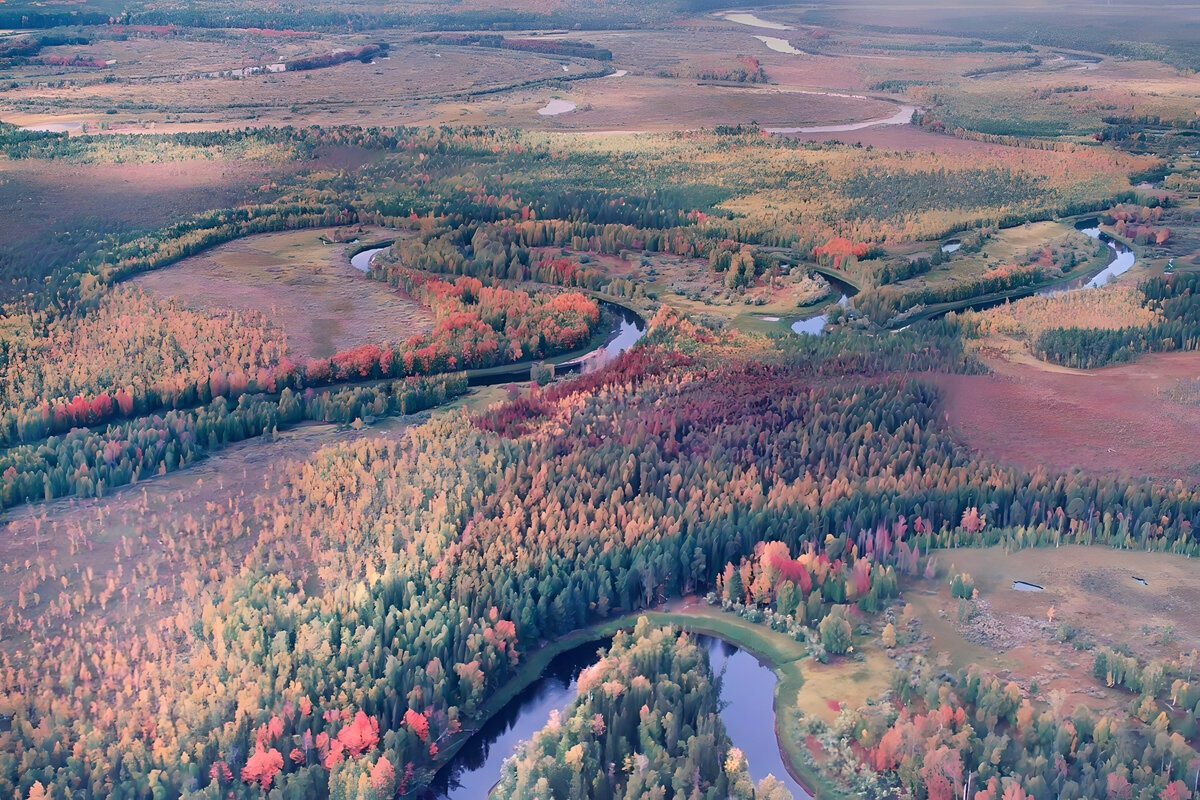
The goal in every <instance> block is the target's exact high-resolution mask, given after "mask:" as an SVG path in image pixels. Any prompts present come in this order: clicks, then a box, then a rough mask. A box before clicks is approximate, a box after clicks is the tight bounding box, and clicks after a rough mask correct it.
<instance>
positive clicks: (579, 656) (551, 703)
mask: <svg viewBox="0 0 1200 800" xmlns="http://www.w3.org/2000/svg"><path fill="white" fill-rule="evenodd" d="M693 635H694V636H695V637H696V640H697V641H698V642H699V643H700V644H701V645H703V646H705V647H707V648H708V657H709V663H710V664H711V665H712V670H713V673H714V674H715V675H717V676H719V677H720V678H721V689H720V699H721V705H722V709H721V721H722V722H723V723H724V724H725V729H726V731H727V732H728V734H729V738H730V741H731V742H732V744H733V746H734V747H736V748H738V749H740V750H741V751H742V752H743V753H745V754H746V760H747V763H748V765H749V768H750V775H751V777H753V778H754V780H755V781H756V782H757V781H759V780H762V779H763V778H765V777H766V776H767V775H768V774H771V775H774V776H775V777H776V778H777V779H779V780H780V781H781V782H783V784H784V785H785V786H786V787H787V788H788V791H790V792H791V793H792V795H793V796H794V797H795V798H796V800H809V799H810V798H811V797H812V795H811V794H810V793H809V792H808V791H806V790H805V789H804V787H803V786H801V785H800V783H799V782H798V781H797V780H796V779H795V778H794V777H792V775H791V774H790V773H789V772H788V770H787V767H786V765H785V763H784V759H783V755H782V754H781V752H780V749H779V740H778V739H777V738H776V736H775V725H774V721H775V683H776V680H777V679H776V677H775V673H774V672H773V671H772V670H771V669H770V667H768V666H767V665H766V664H763V663H762V662H760V661H759V660H758V659H756V658H755V657H754V656H752V655H750V654H749V653H747V652H746V651H744V650H742V649H741V648H739V647H737V646H736V645H733V644H730V643H729V642H726V641H724V640H722V639H719V638H716V637H713V636H704V635H699V634H693ZM607 645H608V641H607V640H604V641H595V642H591V643H588V644H585V645H580V646H579V647H576V648H574V649H572V650H568V651H566V652H565V653H562V654H560V655H559V656H558V657H556V658H555V659H553V660H552V661H551V662H550V665H549V666H548V667H547V668H546V670H545V671H544V672H543V673H542V674H541V676H540V677H538V678H537V680H535V681H534V682H533V683H531V684H530V685H529V686H527V687H526V688H525V689H524V690H523V691H522V692H521V693H520V694H519V695H517V697H515V698H513V700H512V701H510V702H509V703H508V704H507V705H506V706H504V707H503V708H502V709H501V710H500V711H499V712H498V713H497V714H496V715H495V716H493V717H492V718H491V719H489V720H488V721H487V722H486V723H485V724H484V725H483V726H482V727H481V728H480V729H479V730H478V731H477V732H476V733H475V735H474V736H472V737H471V738H470V739H469V740H467V743H466V745H464V746H463V748H462V749H461V750H459V751H458V753H457V754H456V755H455V756H454V758H453V759H451V760H450V761H449V762H448V763H447V764H446V765H445V766H444V767H442V769H441V770H439V771H438V773H437V775H436V776H435V778H434V782H433V784H432V785H431V786H430V787H429V789H428V791H427V792H426V794H425V796H424V798H423V800H480V798H486V797H487V794H488V792H489V791H491V789H492V787H493V786H495V784H496V782H497V781H498V780H499V779H500V772H501V767H502V766H503V764H504V760H505V759H506V758H508V757H510V756H512V755H513V753H514V751H515V749H516V748H517V747H518V746H519V745H520V743H521V742H522V741H524V740H526V739H528V738H529V737H530V736H532V735H533V734H534V733H535V732H536V731H538V730H539V729H541V728H542V727H543V726H544V725H545V724H546V722H547V721H548V720H549V719H550V714H551V712H553V711H563V710H565V709H566V708H567V706H569V705H570V704H571V703H572V702H573V701H574V700H575V698H576V697H577V696H578V689H577V687H576V681H577V680H578V678H579V673H580V672H582V671H583V670H584V669H586V668H587V667H589V666H591V665H592V664H594V663H595V662H596V655H597V651H598V650H599V649H600V648H602V647H607Z"/></svg>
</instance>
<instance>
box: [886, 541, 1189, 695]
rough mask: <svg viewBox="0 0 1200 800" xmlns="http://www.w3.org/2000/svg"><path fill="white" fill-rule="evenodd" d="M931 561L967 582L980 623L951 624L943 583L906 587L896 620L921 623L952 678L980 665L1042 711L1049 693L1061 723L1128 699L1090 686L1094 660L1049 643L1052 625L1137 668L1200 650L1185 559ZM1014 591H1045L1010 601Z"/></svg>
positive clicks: (1081, 554) (949, 555) (987, 554)
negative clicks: (1061, 698) (1057, 695)
mask: <svg viewBox="0 0 1200 800" xmlns="http://www.w3.org/2000/svg"><path fill="white" fill-rule="evenodd" d="M936 558H937V561H938V563H939V564H940V565H942V567H943V568H950V567H951V565H953V569H954V570H955V571H958V572H967V573H969V574H970V575H971V576H972V577H973V578H974V579H975V586H976V588H977V589H978V590H979V603H978V605H979V607H980V616H979V617H977V618H976V619H974V620H972V621H971V622H968V623H962V622H959V621H958V620H957V619H956V616H957V605H958V601H957V600H956V599H953V598H952V597H951V596H950V590H949V587H948V585H947V582H946V581H945V580H941V581H938V582H937V583H936V584H935V583H933V582H931V581H916V582H914V583H913V584H912V585H911V586H910V587H908V588H907V589H906V591H905V593H904V600H905V601H906V602H907V603H908V604H910V607H911V615H909V614H905V615H900V616H899V619H900V620H902V621H906V620H907V619H909V618H917V619H920V620H921V623H922V624H921V625H920V626H919V630H920V631H923V632H924V633H925V634H928V638H927V639H926V640H925V641H924V644H923V646H925V647H927V648H928V650H929V653H930V654H931V656H933V657H934V658H938V659H941V660H943V661H945V662H947V663H949V664H951V665H953V667H954V668H955V669H958V668H962V667H965V666H967V665H970V664H980V665H982V666H984V667H985V668H987V669H989V670H990V671H992V672H994V673H999V674H1000V675H1002V676H1005V677H1006V679H1012V680H1015V681H1017V683H1018V684H1019V685H1020V686H1021V689H1022V690H1023V691H1025V692H1029V693H1030V695H1031V696H1032V697H1033V698H1034V699H1036V700H1038V701H1041V702H1042V703H1048V702H1049V700H1050V693H1051V692H1052V691H1055V690H1058V691H1061V692H1063V693H1064V694H1065V709H1066V713H1067V714H1070V713H1071V712H1072V711H1073V710H1074V707H1075V706H1076V705H1077V704H1080V703H1083V704H1086V705H1087V706H1089V707H1090V708H1092V709H1093V710H1098V711H1101V712H1104V713H1120V712H1121V711H1122V710H1123V709H1124V708H1125V707H1126V706H1127V705H1128V703H1129V700H1130V699H1131V695H1130V693H1129V692H1128V691H1126V690H1124V689H1121V688H1110V687H1108V686H1105V685H1104V683H1103V682H1102V681H1098V680H1096V679H1095V678H1094V677H1093V676H1092V654H1091V653H1089V652H1088V651H1087V650H1086V649H1077V648H1076V647H1074V646H1073V645H1072V643H1071V642H1069V641H1057V639H1056V633H1057V630H1058V626H1059V625H1060V624H1061V625H1067V626H1069V627H1070V628H1073V629H1075V630H1076V631H1078V633H1076V634H1074V635H1073V638H1077V639H1078V641H1079V642H1081V643H1083V642H1088V643H1090V644H1091V645H1093V646H1104V645H1108V646H1120V645H1128V646H1129V648H1130V650H1131V652H1133V653H1134V654H1136V655H1137V657H1138V658H1139V659H1140V660H1142V661H1150V660H1152V659H1155V658H1160V659H1163V660H1172V659H1177V658H1179V657H1180V654H1181V653H1184V654H1186V653H1188V652H1189V651H1191V650H1192V649H1193V648H1196V647H1200V622H1198V621H1197V618H1196V615H1195V614H1192V613H1189V612H1190V610H1191V609H1193V608H1194V607H1195V604H1196V603H1197V602H1200V581H1197V579H1196V575H1195V570H1194V567H1193V565H1192V562H1191V561H1190V560H1189V559H1186V558H1182V557H1180V556H1174V555H1167V554H1160V553H1144V552H1137V551H1126V550H1114V549H1110V548H1106V547H1084V546H1078V545H1072V546H1067V547H1062V548H1057V549H1053V550H1047V549H1042V548H1033V549H1025V550H1017V551H1015V552H1012V553H1005V552H1004V550H1003V549H1001V548H999V547H991V548H962V549H954V550H947V551H944V552H939V553H937V555H936ZM1135 576H1136V578H1141V579H1142V580H1145V581H1146V582H1147V584H1148V585H1143V584H1142V583H1139V582H1138V581H1137V580H1136V579H1135ZM1014 581H1025V582H1027V583H1031V584H1034V585H1036V586H1041V587H1043V591H1040V592H1029V591H1014V590H1013V589H1012V584H1013V582H1014ZM1051 609H1053V610H1054V612H1053V622H1051V621H1050V619H1049V614H1050V610H1051ZM897 627H901V626H900V625H898V626H897ZM1031 686H1033V687H1035V688H1036V691H1031Z"/></svg>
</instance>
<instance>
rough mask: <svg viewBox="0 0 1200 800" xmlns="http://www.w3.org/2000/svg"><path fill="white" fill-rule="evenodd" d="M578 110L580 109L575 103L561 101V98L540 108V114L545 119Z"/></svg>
mask: <svg viewBox="0 0 1200 800" xmlns="http://www.w3.org/2000/svg"><path fill="white" fill-rule="evenodd" d="M576 108H578V106H576V105H575V103H573V102H571V101H570V100H560V99H559V98H555V99H553V100H551V101H550V102H549V103H546V105H544V106H542V107H541V108H539V109H538V113H539V114H541V115H542V116H543V117H553V116H557V115H559V114H566V113H569V112H571V111H574V110H575V109H576Z"/></svg>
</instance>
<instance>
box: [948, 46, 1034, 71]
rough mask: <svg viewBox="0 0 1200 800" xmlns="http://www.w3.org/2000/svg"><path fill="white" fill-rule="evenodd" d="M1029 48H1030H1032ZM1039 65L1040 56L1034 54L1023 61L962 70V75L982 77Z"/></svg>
mask: <svg viewBox="0 0 1200 800" xmlns="http://www.w3.org/2000/svg"><path fill="white" fill-rule="evenodd" d="M1029 49H1030V50H1032V49H1033V48H1029ZM1041 65H1042V59H1041V57H1040V56H1035V57H1034V58H1030V59H1026V60H1025V61H1020V62H1017V63H1015V64H998V65H996V66H994V67H982V68H980V69H976V70H971V71H970V72H964V73H963V77H964V78H982V77H983V76H985V75H995V74H998V73H1001V72H1021V71H1022V70H1027V69H1033V68H1034V67H1040V66H1041Z"/></svg>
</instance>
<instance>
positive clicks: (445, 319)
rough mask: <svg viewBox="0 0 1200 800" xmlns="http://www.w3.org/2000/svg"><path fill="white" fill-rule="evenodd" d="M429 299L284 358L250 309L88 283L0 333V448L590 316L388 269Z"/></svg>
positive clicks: (572, 300)
mask: <svg viewBox="0 0 1200 800" xmlns="http://www.w3.org/2000/svg"><path fill="white" fill-rule="evenodd" d="M392 278H393V285H396V286H401V287H402V288H404V290H405V291H406V292H408V293H409V294H410V295H411V296H413V297H416V298H417V299H418V300H419V302H421V303H422V304H424V305H426V306H428V307H429V308H431V309H432V310H433V313H434V316H435V318H436V320H437V322H436V325H435V327H434V329H433V330H432V331H429V332H427V333H423V334H419V335H416V336H413V337H410V338H409V339H408V340H407V341H405V342H403V343H400V344H389V343H381V344H379V345H375V344H368V345H362V346H359V347H355V348H351V349H349V350H346V351H342V352H339V353H336V354H335V355H333V356H330V357H329V358H326V359H310V360H308V361H307V362H306V363H304V364H301V365H296V364H293V363H292V361H291V360H290V359H289V358H288V357H287V355H286V347H285V344H284V341H283V338H282V336H281V334H280V332H279V331H277V330H274V329H270V328H268V327H266V325H265V322H264V320H263V319H262V318H261V317H260V316H258V315H254V314H238V313H228V314H219V313H218V314H207V313H198V312H194V311H191V310H190V309H185V308H182V307H181V306H180V304H179V303H177V302H175V301H158V300H156V299H153V298H150V297H148V296H146V295H144V294H143V293H141V292H140V291H137V290H127V289H118V290H113V291H108V292H104V293H102V294H100V295H99V296H98V297H97V298H96V299H95V300H94V301H91V302H87V303H85V304H83V305H80V306H77V307H76V308H74V309H73V310H72V312H71V313H70V314H69V315H67V316H64V317H58V318H52V319H51V320H50V321H49V322H48V323H44V325H45V328H44V330H43V331H41V332H40V333H39V332H35V329H36V328H37V327H40V326H41V324H43V323H39V322H38V321H36V320H34V319H32V318H26V319H21V318H16V320H14V321H17V322H25V323H26V324H27V325H28V328H27V329H26V330H24V331H22V330H20V329H19V328H17V326H15V325H14V326H13V327H12V328H11V329H10V330H7V331H5V332H4V333H3V334H2V335H0V400H3V401H4V410H3V411H2V412H0V446H2V445H11V444H16V443H22V442H35V441H38V440H40V439H42V438H44V437H46V436H48V435H51V434H57V433H62V432H65V431H69V430H71V429H72V428H75V427H77V426H91V425H97V424H100V423H105V422H108V421H110V420H114V419H122V418H132V417H136V416H142V415H145V414H148V413H151V412H156V411H160V410H164V409H185V408H191V407H193V406H195V405H197V404H202V403H207V402H209V401H210V400H212V399H214V398H217V397H226V398H228V399H230V400H231V401H236V400H237V399H238V398H239V397H241V396H243V395H245V394H254V393H256V392H271V393H274V392H278V391H280V390H282V389H284V388H291V389H294V390H301V389H304V388H307V387H314V386H324V385H327V384H330V383H340V382H345V381H363V380H371V379H378V378H391V377H407V376H415V375H433V374H437V373H441V372H455V371H458V370H462V369H474V368H480V367H492V366H496V365H498V364H503V363H508V362H512V361H521V360H523V359H527V358H530V359H532V358H544V357H548V356H553V355H557V354H559V353H563V352H568V351H571V350H576V349H578V348H580V347H582V346H583V345H584V344H586V343H587V342H588V341H589V339H590V338H591V336H592V334H593V333H594V332H595V330H596V328H597V326H598V325H599V322H600V308H599V306H598V305H597V304H596V303H595V301H593V300H590V299H588V298H586V297H584V296H582V295H580V294H578V293H553V294H551V293H548V292H537V293H534V294H532V295H531V294H529V293H527V292H523V291H519V290H509V289H503V288H498V287H491V286H487V287H485V286H483V284H482V283H481V282H480V281H479V280H477V279H474V278H466V277H463V278H459V279H458V281H456V282H455V283H447V282H445V281H442V280H439V279H437V278H435V277H433V276H429V275H425V274H422V273H418V272H415V271H412V270H400V271H398V272H396V273H394V274H393V276H392Z"/></svg>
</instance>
